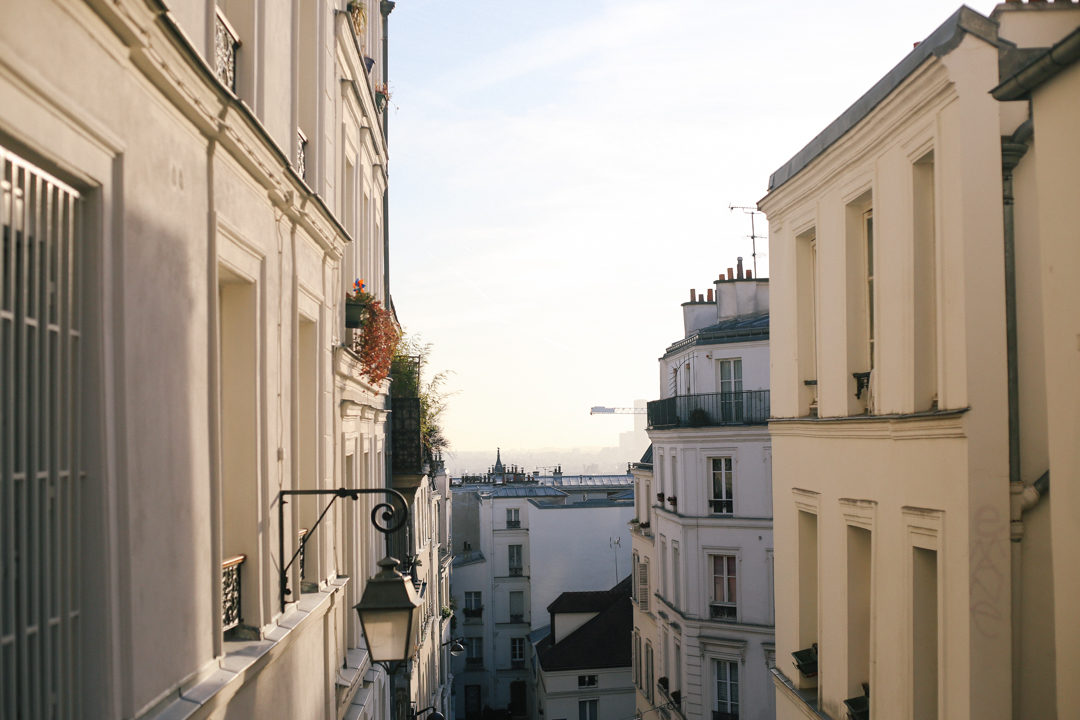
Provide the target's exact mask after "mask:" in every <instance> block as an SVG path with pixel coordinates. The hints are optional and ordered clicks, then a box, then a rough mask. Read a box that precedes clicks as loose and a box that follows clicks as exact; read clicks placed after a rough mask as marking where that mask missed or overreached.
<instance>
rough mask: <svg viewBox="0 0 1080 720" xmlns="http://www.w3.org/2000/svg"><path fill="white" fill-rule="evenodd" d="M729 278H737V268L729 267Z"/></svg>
mask: <svg viewBox="0 0 1080 720" xmlns="http://www.w3.org/2000/svg"><path fill="white" fill-rule="evenodd" d="M727 279H728V280H734V279H735V269H734V268H728V269H727Z"/></svg>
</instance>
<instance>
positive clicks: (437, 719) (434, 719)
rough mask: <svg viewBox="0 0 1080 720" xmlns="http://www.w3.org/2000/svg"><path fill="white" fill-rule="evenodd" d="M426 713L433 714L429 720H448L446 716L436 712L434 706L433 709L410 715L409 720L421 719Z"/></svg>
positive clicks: (425, 709)
mask: <svg viewBox="0 0 1080 720" xmlns="http://www.w3.org/2000/svg"><path fill="white" fill-rule="evenodd" d="M426 712H430V713H431V717H429V718H428V720H446V716H444V715H443V714H442V713H441V712H439V711H438V710H436V709H435V706H434V705H432V706H431V707H426V708H424V709H423V710H415V711H413V712H411V713H409V720H416V718H418V717H420V716H421V715H423V714H424V713H426Z"/></svg>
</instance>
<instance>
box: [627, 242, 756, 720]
mask: <svg viewBox="0 0 1080 720" xmlns="http://www.w3.org/2000/svg"><path fill="white" fill-rule="evenodd" d="M736 274H737V275H738V277H736ZM714 289H715V297H714ZM682 310H683V319H684V328H685V334H684V337H683V338H682V339H680V340H679V341H677V342H675V343H673V344H672V345H671V346H669V347H668V348H667V349H666V351H665V352H664V355H663V356H662V357H661V358H660V391H661V399H660V400H655V401H652V402H649V403H648V405H647V412H648V432H649V438H650V439H651V440H652V446H651V448H650V452H649V453H647V454H646V456H645V457H643V458H642V460H641V462H639V463H637V464H636V465H635V466H634V468H633V474H634V480H635V493H634V494H635V505H636V517H635V522H633V523H631V528H632V531H633V534H632V542H633V553H634V554H633V574H634V578H635V583H634V586H633V588H634V600H635V607H634V631H633V647H632V654H633V661H634V663H633V666H634V667H633V670H634V677H633V680H634V684H635V685H636V686H637V693H636V705H637V710H638V712H639V713H642V714H643V715H645V716H648V715H647V713H651V712H656V713H658V715H659V717H662V718H713V719H714V720H735V719H736V718H742V719H743V720H767V719H769V718H772V717H773V690H772V683H771V676H770V674H769V668H770V667H771V665H772V663H773V655H774V651H773V627H772V625H773V599H772V555H773V535H772V492H771V484H770V482H771V480H770V476H771V464H772V454H771V448H770V445H769V433H768V429H767V427H766V422H767V420H768V418H769V389H768V386H769V353H770V350H769V317H770V315H769V281H768V280H760V279H754V278H750V277H748V274H747V273H744V271H743V268H742V259H741V258H740V259H739V263H738V269H737V272H736V271H735V270H734V269H731V270H729V271H728V275H727V277H723V276H721V278H720V279H719V280H717V281H715V282H714V283H713V288H712V289H709V290H708V292H707V294H702V295H697V294H696V293H695V291H693V290H692V291H691V299H690V302H687V303H684V304H683V306H682Z"/></svg>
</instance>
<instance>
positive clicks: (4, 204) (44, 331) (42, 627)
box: [0, 147, 100, 717]
mask: <svg viewBox="0 0 1080 720" xmlns="http://www.w3.org/2000/svg"><path fill="white" fill-rule="evenodd" d="M80 215H81V200H80V196H79V193H78V191H76V190H75V189H74V188H71V187H69V186H67V185H66V184H64V183H63V182H61V181H60V180H59V179H57V178H54V177H52V176H50V175H48V174H47V173H45V172H44V171H42V170H40V169H39V168H37V167H35V166H34V165H32V164H30V163H29V162H27V161H25V160H23V159H22V158H20V157H18V156H16V155H14V154H11V153H9V152H8V151H6V150H5V149H4V148H2V147H0V234H2V236H3V247H2V252H3V257H2V258H0V267H2V268H3V275H2V277H0V288H2V292H0V337H2V340H0V348H2V352H0V428H2V436H0V443H2V445H0V447H2V448H3V449H2V450H0V497H2V498H3V500H0V507H2V510H0V512H2V513H3V515H2V517H3V520H0V528H2V539H0V567H2V568H3V577H4V582H3V583H2V585H0V608H2V611H0V621H2V622H0V626H2V633H0V677H2V678H3V681H2V685H0V687H2V688H3V689H2V690H0V715H3V716H4V717H54V716H56V717H58V716H60V715H61V714H63V715H64V716H67V715H68V714H69V713H71V714H72V716H74V715H76V714H78V709H77V708H75V709H73V708H72V702H73V701H75V700H77V699H78V698H73V697H72V689H73V688H77V687H78V683H79V671H78V668H77V665H76V663H77V662H78V661H77V658H79V657H80V656H81V654H82V653H81V649H80V641H79V638H80V624H81V622H82V620H83V618H82V616H81V614H80V609H81V602H80V593H79V572H80V570H85V571H86V572H93V571H94V569H93V568H83V567H82V564H83V552H82V548H81V546H80V542H79V531H80V530H79V529H80V526H79V513H78V507H79V503H80V497H81V495H82V493H83V492H84V491H83V490H82V487H83V485H84V483H85V480H86V477H85V475H84V472H83V469H82V467H81V466H80V459H81V446H82V445H83V443H81V442H80V433H79V432H78V428H79V425H80V423H79V419H78V418H79V412H80V410H81V408H82V403H81V402H80V400H81V398H82V397H83V395H84V393H83V390H82V383H81V382H80V379H81V370H82V367H83V362H82V357H81V350H82V348H83V347H84V344H85V338H84V337H83V335H82V332H81V330H82V319H83V318H82V315H83V312H84V306H83V305H82V302H81V297H80V296H81V291H80V286H81V283H80V279H81V277H83V273H84V268H83V266H82V262H81V260H82V258H83V257H85V253H86V248H85V247H84V246H83V245H82V243H81V240H82V238H81V237H80V235H81V231H80V228H81V223H80V217H79V216H80ZM98 569H100V568H98Z"/></svg>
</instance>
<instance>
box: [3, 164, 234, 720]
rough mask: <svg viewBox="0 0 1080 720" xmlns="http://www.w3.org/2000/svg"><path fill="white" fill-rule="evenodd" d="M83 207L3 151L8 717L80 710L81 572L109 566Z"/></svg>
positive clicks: (5, 665) (53, 182)
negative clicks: (88, 431) (89, 540)
mask: <svg viewBox="0 0 1080 720" xmlns="http://www.w3.org/2000/svg"><path fill="white" fill-rule="evenodd" d="M80 209H81V208H80V199H79V195H78V193H77V192H76V191H75V190H74V189H73V188H70V187H68V186H66V185H64V184H63V183H61V182H60V181H59V180H57V179H55V178H53V177H51V176H49V175H47V174H46V173H44V172H42V171H40V170H38V169H37V168H36V167H34V166H33V165H31V164H29V163H27V162H26V161H24V160H22V159H21V158H19V157H17V156H15V155H12V154H10V153H8V152H7V151H6V150H5V149H3V148H2V147H0V236H2V243H3V244H2V248H0V249H2V252H3V256H2V257H0V268H2V271H3V272H2V276H0V290H2V292H0V338H2V339H0V348H2V350H0V431H2V435H0V443H2V444H0V448H3V449H2V450H0V459H2V460H0V497H2V498H3V500H0V507H2V508H3V509H2V511H0V512H2V513H3V514H2V518H3V519H2V520H0V526H2V528H3V529H2V540H0V567H2V571H3V576H4V582H3V583H2V585H0V608H3V611H2V612H0V666H3V672H2V673H0V675H2V677H3V680H2V684H0V687H2V690H0V697H2V700H0V702H2V703H3V706H2V708H0V713H3V714H4V717H16V716H18V717H53V716H59V715H60V714H61V713H64V714H66V713H68V712H72V713H74V712H78V711H77V710H75V711H72V709H71V705H70V702H71V701H72V699H77V698H74V697H73V689H74V688H78V686H79V668H78V665H77V664H76V663H77V662H78V660H77V658H81V657H82V654H83V653H82V648H80V645H81V643H80V640H79V638H80V634H81V633H80V627H81V626H83V624H84V623H85V620H84V617H83V616H82V615H81V614H80V612H81V610H85V608H81V607H80V606H81V603H80V583H79V580H80V575H81V574H82V573H83V572H90V573H93V572H99V571H100V570H101V567H100V566H99V565H96V564H95V565H94V566H93V567H86V568H84V567H81V566H82V563H83V562H91V561H93V560H94V559H95V558H94V556H93V554H92V553H90V552H89V551H88V550H87V549H85V548H84V547H83V546H82V544H81V542H80V513H79V507H80V505H81V501H80V495H81V494H82V493H84V492H86V493H89V492H91V490H90V489H89V488H88V487H87V486H88V485H90V483H87V482H86V474H85V468H83V467H81V463H80V461H82V460H83V457H82V452H81V449H82V447H83V446H84V445H85V444H86V443H83V442H81V441H80V435H81V433H80V432H79V429H80V426H81V423H80V422H79V414H80V411H81V409H82V404H83V401H84V398H85V395H86V393H84V392H83V389H82V386H83V383H82V382H81V380H82V372H81V371H82V369H83V363H82V360H81V352H82V351H83V349H84V346H85V342H86V339H87V338H86V336H85V335H83V334H82V332H81V330H83V329H84V328H83V323H82V317H81V316H82V314H83V306H82V303H81V302H80V300H81V296H82V293H81V292H80V280H81V279H82V277H84V273H85V267H84V266H83V264H82V262H81V261H82V258H83V257H84V256H85V253H86V252H87V250H86V246H85V244H84V243H83V238H81V237H80V235H81V234H82V233H81V232H80V230H79V228H80V226H81V223H80V219H79V216H80V215H81V214H82V213H81V212H80ZM97 521H98V522H100V520H99V519H98V520H97ZM94 522H95V520H89V522H88V524H91V525H92V524H93V523H94ZM91 604H93V603H91ZM218 612H220V610H218ZM219 617H220V615H219ZM61 705H64V706H65V707H66V708H67V710H63V709H62V708H61V707H60V706H61Z"/></svg>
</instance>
